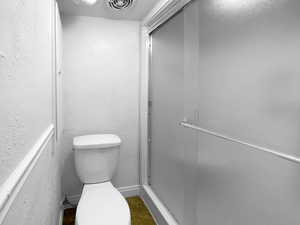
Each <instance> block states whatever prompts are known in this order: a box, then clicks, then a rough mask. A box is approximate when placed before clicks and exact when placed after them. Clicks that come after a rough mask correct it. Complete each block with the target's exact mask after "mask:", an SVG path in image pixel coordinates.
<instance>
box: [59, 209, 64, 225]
mask: <svg viewBox="0 0 300 225" xmlns="http://www.w3.org/2000/svg"><path fill="white" fill-rule="evenodd" d="M60 208H61V209H60V211H59V215H58V225H63V219H64V208H63V207H60Z"/></svg>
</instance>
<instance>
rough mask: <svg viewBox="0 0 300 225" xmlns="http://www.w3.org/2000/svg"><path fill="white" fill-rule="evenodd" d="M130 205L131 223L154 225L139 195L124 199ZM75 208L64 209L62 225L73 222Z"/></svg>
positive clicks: (132, 224) (134, 224) (133, 224)
mask: <svg viewBox="0 0 300 225" xmlns="http://www.w3.org/2000/svg"><path fill="white" fill-rule="evenodd" d="M126 200H127V202H128V205H129V207H130V213H131V225H156V223H155V222H154V219H153V218H152V216H151V214H150V212H149V210H148V209H147V207H146V206H145V204H144V202H143V201H142V199H141V198H139V197H131V198H127V199H126ZM75 214H76V209H66V210H65V211H64V222H63V225H74V224H75Z"/></svg>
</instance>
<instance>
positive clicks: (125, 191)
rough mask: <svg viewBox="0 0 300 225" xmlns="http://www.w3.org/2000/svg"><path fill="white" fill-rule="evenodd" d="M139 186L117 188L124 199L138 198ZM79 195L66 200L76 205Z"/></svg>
mask: <svg viewBox="0 0 300 225" xmlns="http://www.w3.org/2000/svg"><path fill="white" fill-rule="evenodd" d="M140 189H141V186H140V185H133V186H127V187H120V188H118V190H119V192H121V194H122V195H123V196H124V197H125V198H128V197H133V196H139V195H140ZM80 196H81V195H80V194H78V195H70V196H68V200H69V202H70V203H71V204H72V205H77V204H78V202H79V199H80Z"/></svg>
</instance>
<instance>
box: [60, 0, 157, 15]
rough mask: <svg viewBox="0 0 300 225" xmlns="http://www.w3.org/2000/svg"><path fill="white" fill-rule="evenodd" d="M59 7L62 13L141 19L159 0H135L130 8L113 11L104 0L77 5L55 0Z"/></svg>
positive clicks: (69, 1)
mask: <svg viewBox="0 0 300 225" xmlns="http://www.w3.org/2000/svg"><path fill="white" fill-rule="evenodd" d="M57 2H58V5H59V9H60V11H61V12H62V13H63V14H64V15H72V16H92V17H105V18H110V19H121V20H141V19H143V18H144V17H145V16H146V15H147V13H148V12H149V11H150V10H151V9H152V8H153V7H154V5H155V4H156V3H157V2H159V0H135V3H134V5H133V7H132V8H130V9H127V10H124V11H122V10H121V11H114V10H112V9H110V8H108V7H107V5H106V2H105V0H99V1H98V2H97V3H96V4H95V5H92V6H88V5H82V4H80V5H77V4H75V3H74V2H73V0H57Z"/></svg>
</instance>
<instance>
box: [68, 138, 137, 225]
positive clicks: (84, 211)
mask: <svg viewBox="0 0 300 225" xmlns="http://www.w3.org/2000/svg"><path fill="white" fill-rule="evenodd" d="M120 144H121V139H120V138H119V137H118V136H116V135H112V134H102V135H86V136H80V137H75V138H74V139H73V149H74V151H75V152H74V158H75V168H76V171H77V175H78V177H79V179H80V180H81V181H82V182H83V183H84V186H83V190H82V194H81V197H80V200H79V203H78V206H77V211H76V220H75V224H76V225H130V224H131V222H130V211H129V207H128V204H127V202H126V200H125V198H124V197H123V196H122V195H121V193H120V192H119V191H118V190H117V189H116V188H115V187H114V186H113V185H112V183H111V182H110V180H111V178H112V176H113V173H114V171H115V169H116V166H117V164H118V158H119V152H120Z"/></svg>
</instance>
